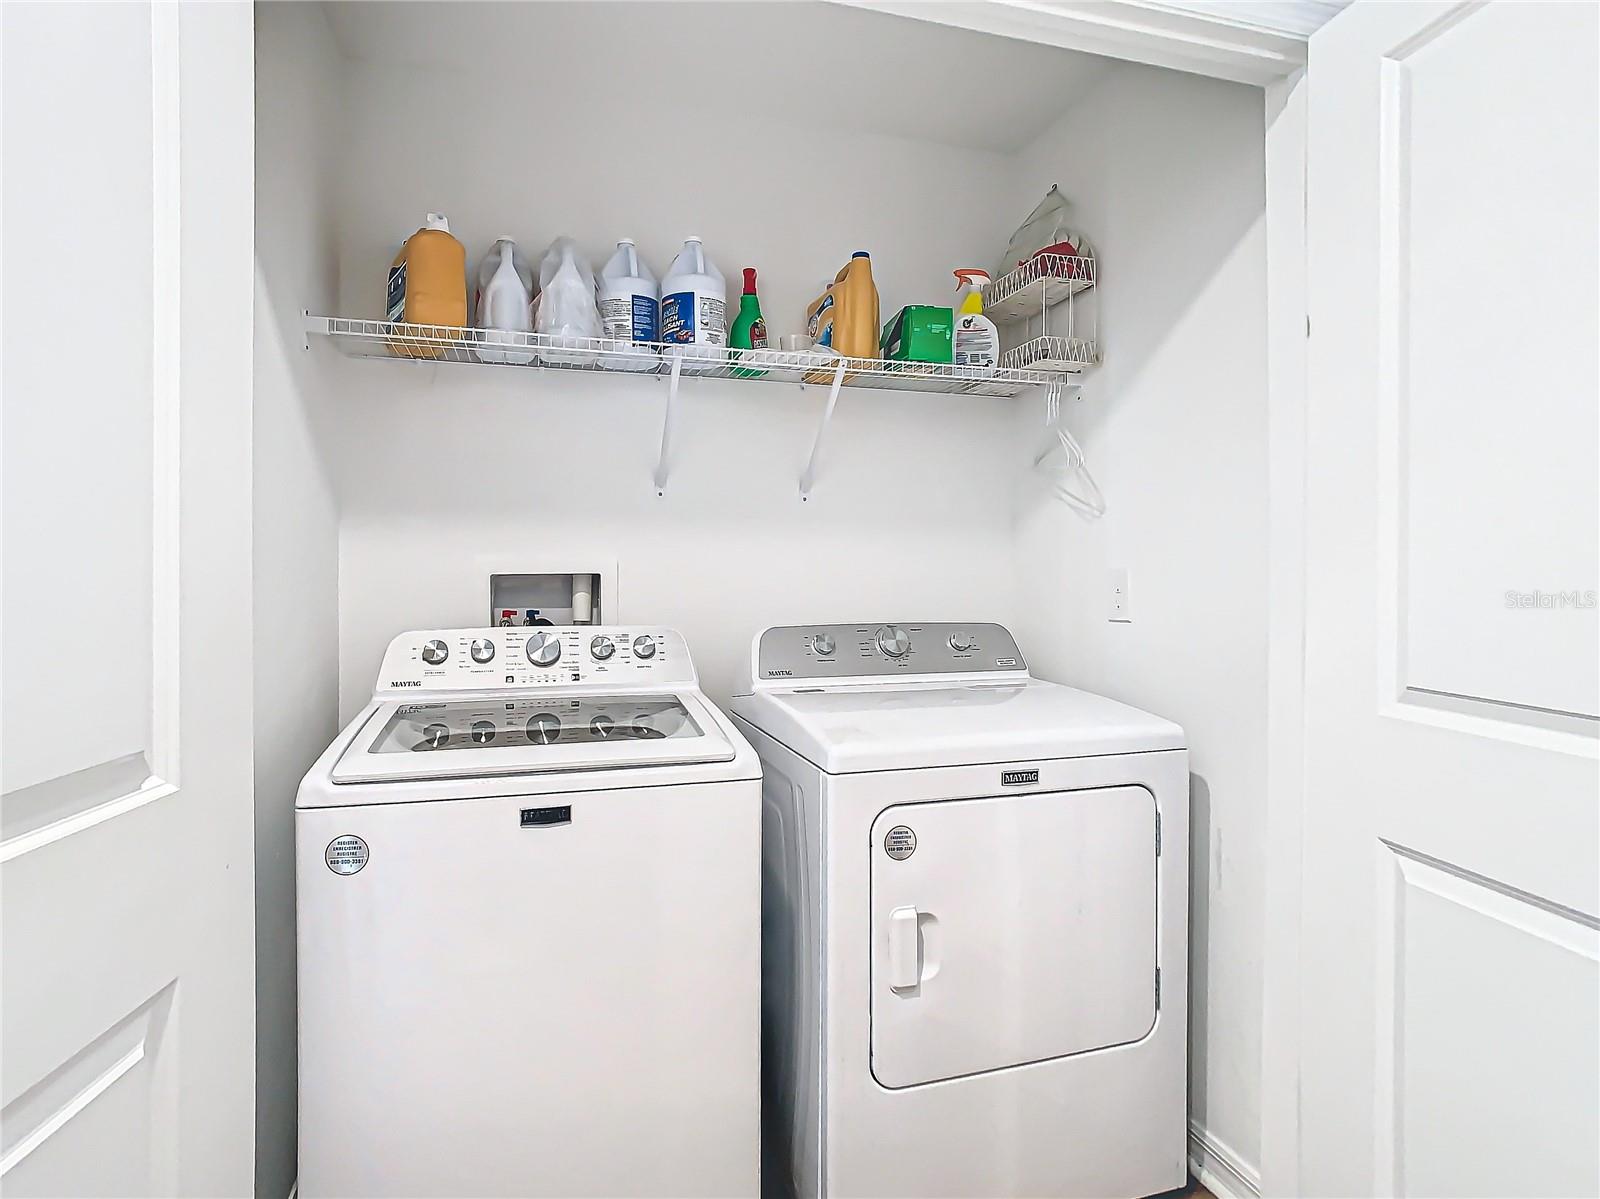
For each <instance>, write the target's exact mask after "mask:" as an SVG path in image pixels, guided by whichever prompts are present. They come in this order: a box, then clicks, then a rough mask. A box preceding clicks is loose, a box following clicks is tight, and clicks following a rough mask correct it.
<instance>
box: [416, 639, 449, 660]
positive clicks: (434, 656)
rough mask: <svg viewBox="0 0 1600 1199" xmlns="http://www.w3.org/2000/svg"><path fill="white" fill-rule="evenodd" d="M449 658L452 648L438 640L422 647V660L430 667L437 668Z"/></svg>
mask: <svg viewBox="0 0 1600 1199" xmlns="http://www.w3.org/2000/svg"><path fill="white" fill-rule="evenodd" d="M449 656H450V647H449V646H448V645H446V644H445V643H444V642H443V641H440V640H439V639H438V638H435V639H434V640H432V641H430V642H428V643H427V644H426V645H424V646H423V647H422V660H423V661H424V662H426V663H427V664H428V665H429V666H437V665H439V663H441V662H443V661H444V660H445V659H446V658H448V657H449Z"/></svg>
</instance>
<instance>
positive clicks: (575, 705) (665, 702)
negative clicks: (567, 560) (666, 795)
mask: <svg viewBox="0 0 1600 1199" xmlns="http://www.w3.org/2000/svg"><path fill="white" fill-rule="evenodd" d="M733 757H734V748H733V746H732V744H730V743H729V741H728V739H727V738H726V737H724V736H723V735H722V733H721V731H720V730H719V729H718V727H717V723H716V721H714V720H712V719H711V718H710V717H709V715H708V714H707V713H706V712H705V711H704V710H703V707H702V704H701V701H699V700H698V699H696V698H695V697H693V696H689V695H678V694H668V695H587V696H565V697H563V696H556V695H545V696H529V695H526V694H522V695H517V696H516V697H514V698H509V697H505V696H498V697H496V696H489V697H484V698H481V699H473V700H463V699H453V700H448V701H439V702H436V703H409V704H385V705H382V706H381V707H379V708H378V709H377V710H376V711H374V713H373V715H372V717H371V718H370V719H369V720H368V721H367V723H366V725H365V726H364V727H363V728H362V730H361V731H360V732H359V733H358V734H357V735H356V737H355V738H354V740H353V741H352V742H351V744H350V748H349V749H347V750H346V751H345V753H344V754H343V756H342V757H341V758H340V759H339V762H338V764H337V765H336V766H335V767H334V769H333V781H334V782H335V783H361V782H385V781H389V782H400V781H412V780H418V779H442V778H477V777H482V776H485V775H506V774H524V773H529V772H543V771H561V770H607V769H615V768H625V767H629V766H665V765H673V764H679V763H682V764H689V763H695V762H727V761H731V760H732V759H733Z"/></svg>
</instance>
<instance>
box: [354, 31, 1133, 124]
mask: <svg viewBox="0 0 1600 1199" xmlns="http://www.w3.org/2000/svg"><path fill="white" fill-rule="evenodd" d="M325 8H326V10H327V13H328V18H329V22H330V24H331V25H332V28H333V31H334V37H335V40H336V41H337V43H338V46H339V49H340V51H341V53H342V54H343V55H344V56H345V57H347V58H349V59H352V60H356V61H360V62H371V63H380V64H384V65H386V66H388V67H391V68H394V69H395V78H394V83H395V88H396V110H397V111H399V109H400V106H401V105H402V104H403V98H404V86H405V84H404V69H405V68H408V67H411V68H414V67H418V66H424V67H425V66H444V67H453V68H456V69H458V70H461V71H465V72H469V73H479V72H492V73H493V74H494V75H495V76H496V77H498V78H500V79H502V80H504V79H511V80H515V79H516V78H517V77H518V76H519V75H521V74H522V73H529V72H536V73H538V75H539V77H540V79H539V83H540V86H539V89H538V90H539V92H540V93H541V94H542V95H544V96H549V95H551V94H552V93H553V92H554V94H557V95H560V94H565V95H570V96H571V100H572V103H574V104H581V103H584V101H585V99H586V97H590V96H594V95H596V94H597V89H599V90H604V89H607V88H611V87H615V86H625V87H626V89H627V92H628V94H630V95H641V94H642V95H659V96H661V97H662V98H663V103H662V106H661V108H659V109H654V110H652V111H649V112H644V113H641V114H640V116H641V120H643V121H646V122H648V121H649V120H651V119H652V118H656V117H658V116H659V114H660V113H662V112H664V111H666V108H667V103H666V101H667V98H668V97H670V96H672V95H673V94H681V95H683V96H684V97H686V99H685V101H684V105H683V108H685V109H686V110H687V111H690V112H693V113H695V114H697V115H696V119H694V120H693V121H692V123H691V127H690V128H689V129H688V130H687V132H688V133H690V134H691V135H692V136H715V135H716V133H717V132H718V129H719V126H720V125H721V123H722V122H721V120H720V118H719V114H722V113H727V112H731V111H733V110H735V109H738V108H743V109H745V110H746V111H747V112H750V111H754V112H759V113H762V114H765V116H766V117H767V119H768V120H769V121H771V123H772V125H773V128H774V146H775V147H776V146H778V145H779V144H780V143H781V142H782V140H783V139H784V138H791V137H796V136H811V135H814V136H819V137H825V136H827V134H828V131H829V130H831V129H836V128H844V127H855V128H858V129H861V130H864V131H867V132H872V133H877V134H880V135H884V136H890V137H903V138H911V139H915V140H919V141H933V142H941V143H944V144H947V145H953V146H963V147H969V148H975V149H982V148H988V149H992V150H997V151H1003V152H1007V153H1010V152H1014V151H1016V150H1018V149H1020V148H1022V147H1023V146H1025V145H1027V144H1028V143H1029V142H1031V141H1032V140H1033V139H1034V138H1035V137H1037V136H1038V135H1039V134H1040V133H1042V132H1043V131H1044V130H1045V129H1046V128H1048V127H1049V126H1050V125H1051V124H1052V123H1054V122H1055V120H1056V119H1057V118H1058V117H1060V116H1061V114H1062V113H1063V112H1065V111H1066V110H1067V109H1068V108H1069V107H1070V106H1071V105H1072V104H1073V103H1074V102H1075V101H1076V100H1077V99H1078V98H1079V97H1081V96H1082V95H1083V94H1084V93H1085V92H1087V91H1088V90H1089V89H1090V88H1092V87H1093V86H1095V84H1096V83H1097V82H1098V81H1099V80H1100V79H1101V78H1102V77H1103V76H1104V75H1105V74H1106V73H1107V72H1109V71H1111V70H1114V69H1116V67H1115V64H1113V63H1111V62H1110V61H1109V60H1106V59H1103V58H1098V57H1096V56H1093V55H1088V54H1081V53H1078V52H1076V51H1071V50H1062V49H1059V48H1056V47H1051V46H1040V45H1033V44H1030V43H1026V42H1019V41H1012V40H1009V39H1005V38H999V37H993V36H990V35H987V34H980V33H971V32H968V31H965V30H959V29H953V28H949V27H946V26H942V25H935V24H932V23H928V22H922V21H908V20H905V19H904V18H901V17H897V16H891V15H887V14H884V13H877V12H870V11H865V10H861V9H855V8H848V7H844V6H840V5H835V4H827V3H821V2H818V0H798V2H778V3H707V2H704V0H672V2H667V3H662V2H659V0H658V2H641V0H625V2H620V3H533V2H528V0H524V2H522V3H485V2H481V0H460V2H456V3H444V2H440V0H429V2H424V3H407V2H395V0H370V2H369V0H330V2H329V3H327V4H325ZM462 99H463V106H464V107H463V113H464V114H466V113H468V112H470V104H471V96H470V93H468V94H464V95H463V97H462ZM553 115H554V114H542V113H533V112H530V113H529V114H528V118H529V120H530V121H533V120H539V119H552V118H553Z"/></svg>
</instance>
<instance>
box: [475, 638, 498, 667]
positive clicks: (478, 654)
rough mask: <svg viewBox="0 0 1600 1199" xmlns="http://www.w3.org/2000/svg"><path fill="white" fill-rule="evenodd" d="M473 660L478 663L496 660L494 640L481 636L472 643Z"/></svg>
mask: <svg viewBox="0 0 1600 1199" xmlns="http://www.w3.org/2000/svg"><path fill="white" fill-rule="evenodd" d="M472 660H473V661H474V662H476V663H478V665H480V666H481V665H483V663H485V662H493V661H494V642H493V641H490V640H489V639H488V638H487V637H479V638H478V639H477V640H476V641H474V642H473V643H472Z"/></svg>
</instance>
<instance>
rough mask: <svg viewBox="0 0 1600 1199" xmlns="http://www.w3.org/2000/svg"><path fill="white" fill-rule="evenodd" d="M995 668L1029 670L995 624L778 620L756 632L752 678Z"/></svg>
mask: <svg viewBox="0 0 1600 1199" xmlns="http://www.w3.org/2000/svg"><path fill="white" fill-rule="evenodd" d="M997 671H999V672H1002V673H1005V672H1014V673H1015V674H1017V675H1019V676H1026V675H1027V673H1028V664H1027V662H1025V661H1024V660H1023V657H1022V651H1021V650H1019V649H1018V648H1017V643H1016V641H1015V639H1014V638H1013V637H1012V636H1011V634H1010V633H1008V632H1007V631H1006V630H1005V629H1004V628H1003V627H1001V626H1000V625H997V624H957V623H952V622H948V621H942V622H935V623H931V624H909V623H903V622H899V621H884V622H881V623H877V624H813V625H784V626H781V627H778V628H771V629H766V630H764V631H763V632H762V633H761V634H760V635H759V636H758V637H757V638H756V649H755V677H756V680H757V681H781V680H785V679H840V678H861V677H874V678H883V677H888V678H904V677H907V676H916V675H947V674H994V673H995V672H997Z"/></svg>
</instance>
